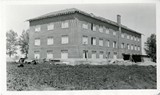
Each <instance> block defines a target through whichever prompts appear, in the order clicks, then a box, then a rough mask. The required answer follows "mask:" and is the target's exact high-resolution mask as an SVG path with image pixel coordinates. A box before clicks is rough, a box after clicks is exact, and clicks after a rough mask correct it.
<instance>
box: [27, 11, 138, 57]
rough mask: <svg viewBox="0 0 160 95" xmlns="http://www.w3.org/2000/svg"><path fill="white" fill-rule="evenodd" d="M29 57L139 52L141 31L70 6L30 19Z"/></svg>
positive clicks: (118, 16)
mask: <svg viewBox="0 0 160 95" xmlns="http://www.w3.org/2000/svg"><path fill="white" fill-rule="evenodd" d="M28 21H29V23H30V33H29V36H30V41H29V54H28V57H29V59H34V58H37V59H43V58H47V59H53V58H54V59H70V58H75V59H76V58H78V59H82V58H85V57H87V58H88V59H106V58H123V54H137V55H141V33H138V32H136V31H134V30H132V29H129V28H127V27H126V26H124V25H122V24H121V16H120V15H117V22H113V21H111V20H107V19H105V18H102V17H97V16H95V15H93V14H92V13H91V14H89V13H86V12H83V11H81V10H78V9H75V8H72V9H66V10H61V11H57V12H53V13H49V14H46V15H42V16H40V17H37V18H33V19H29V20H28Z"/></svg>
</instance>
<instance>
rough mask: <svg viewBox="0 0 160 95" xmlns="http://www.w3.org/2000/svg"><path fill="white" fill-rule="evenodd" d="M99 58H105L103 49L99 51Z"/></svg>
mask: <svg viewBox="0 0 160 95" xmlns="http://www.w3.org/2000/svg"><path fill="white" fill-rule="evenodd" d="M99 58H100V59H103V51H100V53H99Z"/></svg>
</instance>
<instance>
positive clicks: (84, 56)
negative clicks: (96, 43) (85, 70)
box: [83, 50, 88, 59]
mask: <svg viewBox="0 0 160 95" xmlns="http://www.w3.org/2000/svg"><path fill="white" fill-rule="evenodd" d="M85 58H88V50H83V59H85Z"/></svg>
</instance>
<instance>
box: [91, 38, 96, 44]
mask: <svg viewBox="0 0 160 95" xmlns="http://www.w3.org/2000/svg"><path fill="white" fill-rule="evenodd" d="M91 45H96V37H91Z"/></svg>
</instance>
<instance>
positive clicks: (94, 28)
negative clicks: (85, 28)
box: [91, 23, 96, 31]
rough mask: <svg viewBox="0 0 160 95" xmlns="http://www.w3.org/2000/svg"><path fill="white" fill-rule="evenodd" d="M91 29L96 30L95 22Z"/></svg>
mask: <svg viewBox="0 0 160 95" xmlns="http://www.w3.org/2000/svg"><path fill="white" fill-rule="evenodd" d="M91 30H92V31H96V25H94V24H93V23H91Z"/></svg>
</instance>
